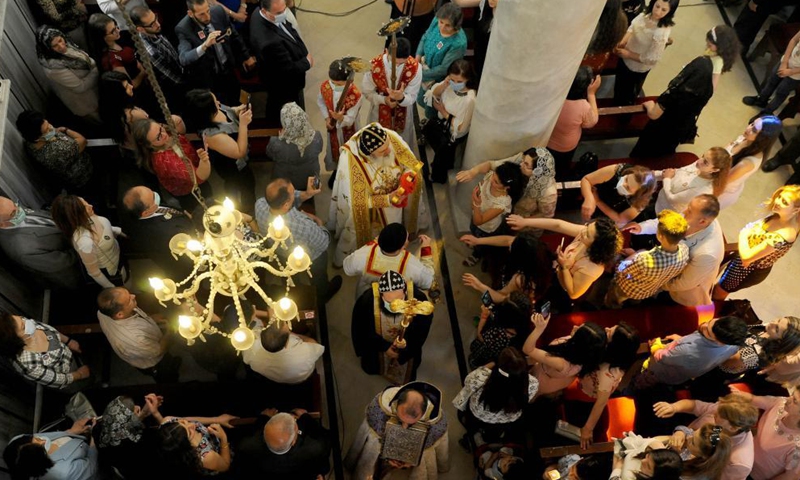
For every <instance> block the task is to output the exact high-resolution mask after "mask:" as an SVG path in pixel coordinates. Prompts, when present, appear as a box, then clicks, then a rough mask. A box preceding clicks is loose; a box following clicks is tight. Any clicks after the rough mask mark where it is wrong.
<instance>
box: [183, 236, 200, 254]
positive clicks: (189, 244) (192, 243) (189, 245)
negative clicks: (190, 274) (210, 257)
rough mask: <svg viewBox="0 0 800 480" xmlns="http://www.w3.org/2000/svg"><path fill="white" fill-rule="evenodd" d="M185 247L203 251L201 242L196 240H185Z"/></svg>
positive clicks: (194, 250)
mask: <svg viewBox="0 0 800 480" xmlns="http://www.w3.org/2000/svg"><path fill="white" fill-rule="evenodd" d="M186 248H188V249H189V250H191V251H193V252H202V251H203V244H202V243H201V242H199V241H197V240H194V239H193V240H189V241H188V242H186Z"/></svg>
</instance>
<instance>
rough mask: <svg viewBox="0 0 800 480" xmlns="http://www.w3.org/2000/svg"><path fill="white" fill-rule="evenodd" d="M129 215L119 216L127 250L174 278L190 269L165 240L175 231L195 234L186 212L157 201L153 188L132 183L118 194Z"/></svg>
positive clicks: (187, 262) (179, 278)
mask: <svg viewBox="0 0 800 480" xmlns="http://www.w3.org/2000/svg"><path fill="white" fill-rule="evenodd" d="M122 203H123V204H124V206H125V210H126V211H127V213H128V214H129V215H127V218H124V217H123V218H121V220H122V222H123V228H124V231H125V233H126V234H127V235H128V245H129V249H128V250H129V252H128V253H129V254H141V255H144V256H146V257H147V258H149V259H151V260H152V261H153V262H155V264H156V265H157V266H158V268H159V269H160V270H162V273H164V274H165V275H166V276H167V277H169V278H172V279H173V280H175V281H180V280H183V279H184V277H186V276H187V275H188V274H189V273H191V271H192V262H191V261H190V260H189V259H188V258H187V257H185V256H184V257H179V258H178V261H175V259H174V258H173V257H172V254H171V253H170V249H169V241H170V239H172V237H173V236H175V235H176V234H178V233H186V234H188V235H192V236H195V235H194V233H195V229H194V227H193V225H192V221H191V219H190V218H189V216H188V215H187V214H186V212H183V211H181V210H179V209H176V208H172V207H169V206H166V205H161V198H160V195H158V193H157V192H154V191H152V190H150V189H149V188H147V187H143V186H138V187H133V188H131V189H130V190H128V191H127V192H125V196H124V197H123V198H122Z"/></svg>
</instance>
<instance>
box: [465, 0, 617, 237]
mask: <svg viewBox="0 0 800 480" xmlns="http://www.w3.org/2000/svg"><path fill="white" fill-rule="evenodd" d="M604 5H605V1H603V0H569V1H560V0H500V1H499V2H498V5H497V8H496V9H495V12H494V25H493V27H492V35H491V39H490V41H489V50H488V53H487V55H486V64H485V66H484V68H483V76H482V77H481V85H480V90H479V92H478V98H477V102H476V106H475V113H474V115H473V117H472V124H471V126H470V131H469V140H468V141H467V147H466V153H465V155H464V162H463V166H462V169H467V168H471V167H473V166H475V165H477V164H478V163H481V162H483V161H485V160H490V159H498V158H504V157H508V156H511V155H513V154H515V153H517V152H520V151H523V150H526V149H528V148H530V147H531V146H542V147H544V146H545V145H547V141H548V139H549V138H550V132H551V131H552V130H553V126H554V125H555V122H556V119H557V118H558V114H559V112H560V111H561V105H562V104H563V103H564V99H565V98H566V96H567V91H568V90H569V87H570V85H571V84H572V80H573V78H574V77H575V72H577V70H578V66H579V65H580V62H581V60H582V58H583V55H584V53H585V52H586V48H587V47H588V45H589V42H590V40H591V38H592V35H593V33H594V30H595V27H596V25H597V21H598V19H599V18H600V13H601V12H602V10H603V6H604ZM486 8H488V6H487V7H486ZM451 181H452V182H454V181H455V180H454V179H452V180H451ZM476 183H477V179H476V180H475V181H474V182H472V183H467V184H460V185H458V186H457V187H456V188H455V192H453V191H452V190H451V193H454V194H455V195H451V197H450V198H451V201H452V202H453V204H452V207H453V208H452V211H453V218H454V220H455V221H456V227H457V230H458V231H467V230H468V229H469V215H470V211H471V208H470V205H471V203H472V201H471V194H472V189H473V187H474V186H475V184H476Z"/></svg>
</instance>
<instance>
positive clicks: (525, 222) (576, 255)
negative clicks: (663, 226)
mask: <svg viewBox="0 0 800 480" xmlns="http://www.w3.org/2000/svg"><path fill="white" fill-rule="evenodd" d="M508 225H509V226H510V227H511V228H512V229H514V230H520V229H523V228H526V227H528V228H541V229H543V230H549V231H552V232H556V233H560V234H562V235H566V236H569V237H573V238H574V240H573V241H572V242H570V244H569V245H567V247H566V248H564V249H563V250H562V248H561V247H558V248H557V249H556V255H557V260H558V266H557V267H556V278H557V279H558V284H559V285H560V287H561V289H562V290H563V293H564V294H566V296H568V297H569V299H570V300H576V299H578V298H580V297H581V296H583V295H584V294H585V293H586V292H587V291H588V290H589V288H590V287H591V286H592V284H594V282H595V281H597V279H598V278H600V276H601V275H602V274H603V272H604V271H605V268H606V266H607V265H608V264H609V263H610V262H611V261H612V260H614V259H615V258H616V256H617V254H619V252H620V251H621V250H622V233H620V231H619V229H618V228H617V226H616V225H615V224H614V221H613V220H611V219H610V218H606V217H601V218H598V219H597V220H595V221H593V222H591V223H589V224H587V225H578V224H576V223H569V222H566V221H564V220H556V219H549V218H522V217H520V216H519V215H510V216H509V217H508ZM562 296H563V295H560V294H559V292H556V291H555V288H554V289H552V290H551V291H550V293H549V294H548V298H551V299H553V300H556V299H559V298H560V297H562ZM558 307H559V308H564V307H565V306H564V305H558Z"/></svg>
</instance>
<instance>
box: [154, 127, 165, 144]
mask: <svg viewBox="0 0 800 480" xmlns="http://www.w3.org/2000/svg"><path fill="white" fill-rule="evenodd" d="M165 133H166V132H165V131H164V125H159V126H158V135H156V142H160V141H161V140H162V139H163V138H164V134H165Z"/></svg>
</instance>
